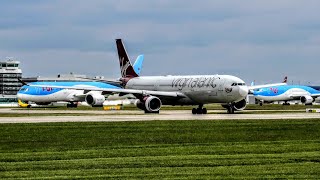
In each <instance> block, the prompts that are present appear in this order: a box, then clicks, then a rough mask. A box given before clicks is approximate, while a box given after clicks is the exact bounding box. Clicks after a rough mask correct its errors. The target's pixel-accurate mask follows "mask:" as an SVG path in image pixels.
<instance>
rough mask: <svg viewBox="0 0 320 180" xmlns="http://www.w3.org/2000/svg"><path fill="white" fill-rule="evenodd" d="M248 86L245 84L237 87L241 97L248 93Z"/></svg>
mask: <svg viewBox="0 0 320 180" xmlns="http://www.w3.org/2000/svg"><path fill="white" fill-rule="evenodd" d="M248 91H249V90H248V87H247V86H240V87H239V94H240V95H241V96H242V97H246V96H247V95H248Z"/></svg>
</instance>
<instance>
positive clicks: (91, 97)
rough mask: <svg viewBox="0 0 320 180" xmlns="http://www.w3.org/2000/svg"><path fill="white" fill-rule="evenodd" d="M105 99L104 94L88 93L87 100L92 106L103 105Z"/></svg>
mask: <svg viewBox="0 0 320 180" xmlns="http://www.w3.org/2000/svg"><path fill="white" fill-rule="evenodd" d="M105 99H106V98H105V97H104V95H101V94H95V93H90V94H87V95H86V98H85V101H86V103H88V104H89V105H91V106H103V102H104V101H105Z"/></svg>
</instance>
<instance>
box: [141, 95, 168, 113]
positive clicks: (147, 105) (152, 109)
mask: <svg viewBox="0 0 320 180" xmlns="http://www.w3.org/2000/svg"><path fill="white" fill-rule="evenodd" d="M161 105H162V103H161V100H160V99H159V98H158V97H155V96H146V97H144V98H143V99H142V100H138V101H137V103H136V106H137V107H138V108H139V109H142V110H144V111H145V112H146V113H158V112H159V110H160V108H161Z"/></svg>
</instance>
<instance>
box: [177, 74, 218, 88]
mask: <svg viewBox="0 0 320 180" xmlns="http://www.w3.org/2000/svg"><path fill="white" fill-rule="evenodd" d="M216 79H217V78H216V77H199V78H176V79H173V81H172V87H178V89H179V90H182V89H183V88H185V87H188V88H202V87H212V88H215V87H217V84H216V83H214V82H215V80H216Z"/></svg>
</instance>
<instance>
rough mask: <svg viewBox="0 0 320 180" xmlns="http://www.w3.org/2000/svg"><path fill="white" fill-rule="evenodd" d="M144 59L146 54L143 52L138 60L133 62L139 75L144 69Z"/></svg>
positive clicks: (134, 68)
mask: <svg viewBox="0 0 320 180" xmlns="http://www.w3.org/2000/svg"><path fill="white" fill-rule="evenodd" d="M143 60H144V55H143V54H141V55H139V56H138V57H137V59H136V61H135V62H134V64H133V70H134V72H135V73H136V74H137V75H138V76H140V72H141V70H142V64H143Z"/></svg>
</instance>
